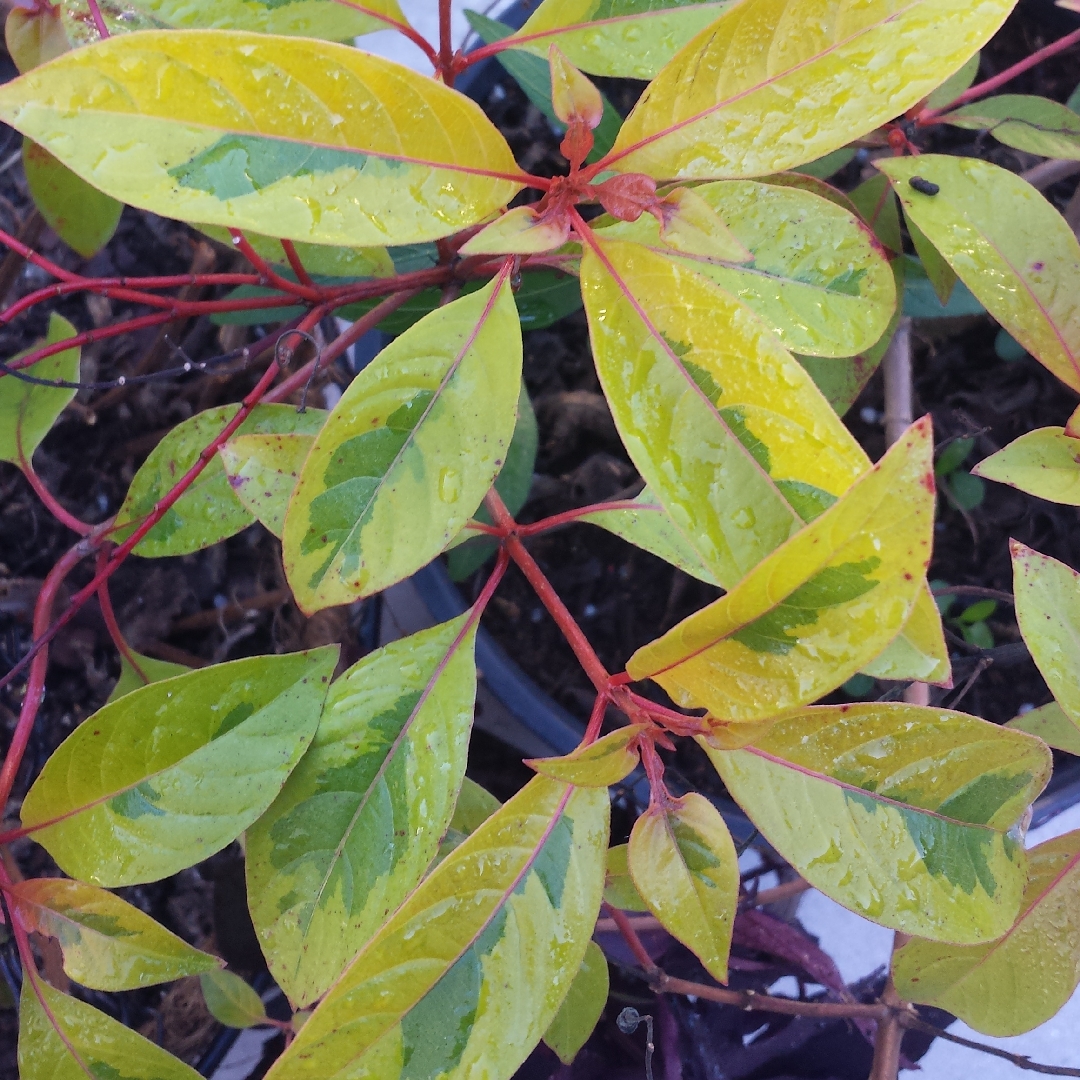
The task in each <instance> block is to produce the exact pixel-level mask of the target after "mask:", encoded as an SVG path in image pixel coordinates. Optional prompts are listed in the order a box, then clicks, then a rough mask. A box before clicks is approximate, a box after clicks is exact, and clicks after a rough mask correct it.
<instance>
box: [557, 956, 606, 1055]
mask: <svg viewBox="0 0 1080 1080" xmlns="http://www.w3.org/2000/svg"><path fill="white" fill-rule="evenodd" d="M607 998H608V966H607V958H606V957H605V956H604V952H603V950H602V949H601V948H600V946H599V945H597V944H596V942H595V941H590V942H589V945H588V948H586V950H585V957H584V959H583V960H582V961H581V967H580V968H578V973H577V974H576V975H575V976H574V981H573V982H572V983H571V984H570V991H569V993H568V994H567V995H566V998H565V1000H564V1001H563V1003H562V1006H561V1007H560V1009H559V1011H558V1012H557V1013H556V1014H555V1019H554V1020H552V1021H551V1024H550V1025H549V1026H548V1029H547V1031H545V1032H544V1042H545V1043H547V1045H548V1046H550V1047H551V1049H552V1050H554V1051H555V1053H556V1054H557V1055H558V1057H559V1060H560V1061H561V1062H562V1063H563V1064H564V1065H569V1064H570V1063H571V1062H572V1061H573V1060H574V1058H576V1057H577V1053H578V1051H579V1050H580V1049H581V1048H582V1047H583V1046H584V1045H585V1043H586V1042H588V1039H589V1036H590V1035H591V1034H592V1033H593V1029H594V1028H595V1027H596V1025H597V1023H598V1022H599V1020H600V1017H601V1015H602V1014H603V1012H604V1006H605V1005H606V1004H607Z"/></svg>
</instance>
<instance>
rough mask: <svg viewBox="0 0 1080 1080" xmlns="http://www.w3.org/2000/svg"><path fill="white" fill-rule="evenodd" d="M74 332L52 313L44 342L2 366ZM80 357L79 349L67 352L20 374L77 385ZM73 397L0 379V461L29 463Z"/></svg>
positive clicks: (10, 378)
mask: <svg viewBox="0 0 1080 1080" xmlns="http://www.w3.org/2000/svg"><path fill="white" fill-rule="evenodd" d="M76 332H77V331H76V330H75V327H74V326H72V325H71V323H69V322H68V321H67V319H65V318H64V317H63V316H62V315H57V314H56V313H55V312H53V314H52V315H50V316H49V332H48V334H47V335H46V337H45V340H44V341H39V342H37V343H36V344H35V345H33V346H32V347H31V348H29V349H24V350H23V351H22V352H21V353H19V354H18V355H17V356H13V357H12V358H11V359H10V360H8V361H6V363H8V364H13V363H15V361H17V360H21V359H22V358H23V357H24V356H27V355H28V354H29V353H31V352H32V351H33V350H34V349H37V348H40V347H41V346H42V345H55V344H56V343H57V342H58V341H63V340H64V338H69V337H74V336H75V334H76ZM80 353H81V350H80V349H67V350H65V351H64V352H61V353H54V354H53V355H52V356H47V357H46V358H45V359H44V360H39V361H38V362H37V363H36V364H31V365H30V366H29V367H28V368H23V369H22V370H23V371H24V372H25V373H26V374H27V375H32V376H33V377H34V378H35V379H60V380H63V381H64V382H78V381H79V357H80ZM75 393H76V391H75V390H65V389H63V388H61V387H54V386H35V385H34V384H33V383H28V382H24V381H23V380H22V379H17V378H15V376H13V375H5V376H3V378H2V379H0V461H10V462H11V463H12V464H13V465H20V467H21V462H22V459H23V458H25V459H26V460H27V461H29V460H30V459H31V458H32V457H33V456H34V451H35V450H36V449H37V448H38V445H39V444H40V443H41V440H42V439H44V438H45V436H46V435H48V433H49V429H50V428H51V427H52V426H53V424H55V423H56V418H57V417H58V416H59V415H60V414H61V413H62V412H63V411H64V409H65V408H67V405H68V403H69V402H70V401H71V400H72V398H74V397H75Z"/></svg>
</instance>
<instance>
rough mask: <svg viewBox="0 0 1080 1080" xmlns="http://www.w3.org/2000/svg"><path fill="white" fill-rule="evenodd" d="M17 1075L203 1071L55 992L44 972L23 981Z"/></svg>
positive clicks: (166, 1078) (155, 1076) (77, 1077)
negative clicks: (47, 981) (46, 980)
mask: <svg viewBox="0 0 1080 1080" xmlns="http://www.w3.org/2000/svg"><path fill="white" fill-rule="evenodd" d="M19 1075H20V1076H22V1077H25V1078H26V1080H30V1078H32V1077H46V1076H47V1077H49V1080H87V1078H88V1077H92V1078H93V1080H199V1074H198V1073H197V1072H196V1071H195V1070H194V1069H193V1068H191V1066H190V1065H185V1064H184V1063H183V1062H182V1061H180V1060H178V1059H177V1058H174V1057H173V1056H172V1054H169V1053H166V1051H164V1050H162V1049H161V1047H160V1046H156V1045H155V1044H154V1043H152V1042H150V1040H149V1039H144V1038H143V1037H142V1036H141V1035H139V1034H137V1033H136V1032H134V1031H132V1030H131V1028H128V1027H125V1026H124V1025H123V1024H121V1023H120V1022H119V1021H117V1020H114V1019H113V1018H112V1017H111V1016H106V1015H105V1014H104V1013H103V1012H98V1010H97V1009H95V1008H93V1007H92V1006H90V1005H87V1004H86V1003H85V1002H83V1001H79V1000H77V999H76V998H73V997H68V995H67V994H61V993H60V991H59V990H54V989H53V988H52V987H51V986H49V985H48V983H46V982H44V981H43V980H42V979H41V978H40V976H35V977H33V978H25V979H24V980H23V988H22V999H21V1004H20V1006H19Z"/></svg>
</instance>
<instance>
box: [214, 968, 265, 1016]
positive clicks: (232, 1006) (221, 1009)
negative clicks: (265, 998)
mask: <svg viewBox="0 0 1080 1080" xmlns="http://www.w3.org/2000/svg"><path fill="white" fill-rule="evenodd" d="M199 984H200V985H201V986H202V992H203V999H204V1000H205V1001H206V1007H207V1009H209V1010H210V1015H211V1016H212V1017H213V1018H214V1019H215V1020H216V1021H217V1022H218V1023H219V1024H224V1025H225V1026H226V1027H231V1028H249V1027H254V1026H255V1025H256V1024H263V1023H265V1022H266V1009H265V1007H264V1006H263V1003H262V998H260V997H259V995H258V994H256V993H255V991H254V990H253V989H252V988H251V987H250V986H249V985H248V984H247V983H246V982H244V980H243V979H241V978H240V976H239V975H234V974H233V973H232V972H231V971H208V972H206V973H204V974H202V975H200V976H199Z"/></svg>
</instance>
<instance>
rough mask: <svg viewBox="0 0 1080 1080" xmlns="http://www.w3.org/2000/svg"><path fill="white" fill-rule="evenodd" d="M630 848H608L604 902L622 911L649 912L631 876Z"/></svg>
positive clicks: (617, 846) (623, 846) (621, 846)
mask: <svg viewBox="0 0 1080 1080" xmlns="http://www.w3.org/2000/svg"><path fill="white" fill-rule="evenodd" d="M629 859H630V848H629V845H628V844H618V845H616V846H615V847H613V848H608V853H607V862H606V869H605V871H604V902H605V903H608V904H610V905H611V906H612V907H613V908H618V909H619V910H620V911H648V910H649V905H648V904H646V903H645V901H644V900H642V899H641V893H639V892H638V891H637V886H636V885H635V884H634V879H633V878H632V877H631V876H630V861H629Z"/></svg>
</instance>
